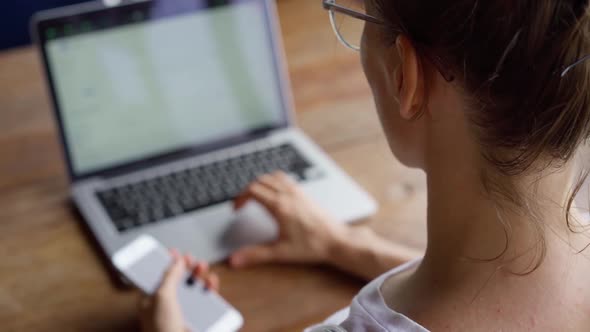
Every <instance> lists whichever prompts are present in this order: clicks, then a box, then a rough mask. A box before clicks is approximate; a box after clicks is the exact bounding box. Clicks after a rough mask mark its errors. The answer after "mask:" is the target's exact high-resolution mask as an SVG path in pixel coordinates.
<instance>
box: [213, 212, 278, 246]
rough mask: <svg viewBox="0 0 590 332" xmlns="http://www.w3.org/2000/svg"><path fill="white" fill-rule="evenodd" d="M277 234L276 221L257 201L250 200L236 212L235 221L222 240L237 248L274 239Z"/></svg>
mask: <svg viewBox="0 0 590 332" xmlns="http://www.w3.org/2000/svg"><path fill="white" fill-rule="evenodd" d="M278 234H279V230H278V226H277V223H276V222H275V220H274V218H273V217H272V216H271V215H270V213H268V211H266V209H265V208H264V207H263V206H262V205H260V204H259V203H256V202H253V201H251V202H248V203H247V204H246V205H245V206H244V207H243V208H241V209H240V210H238V211H237V212H236V214H235V221H234V222H233V223H232V224H231V226H230V227H229V229H228V230H227V232H226V234H224V236H223V242H225V243H226V244H227V246H228V247H231V248H235V249H237V248H240V247H243V246H246V245H251V244H257V243H267V242H272V241H275V240H276V239H277V238H278Z"/></svg>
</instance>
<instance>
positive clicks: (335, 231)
mask: <svg viewBox="0 0 590 332" xmlns="http://www.w3.org/2000/svg"><path fill="white" fill-rule="evenodd" d="M249 200H255V201H257V202H259V203H261V204H262V205H263V206H264V207H265V208H266V209H267V210H268V211H269V212H270V213H271V215H272V216H273V217H274V219H275V220H276V222H277V223H278V225H279V238H278V240H277V241H276V242H273V243H270V244H265V245H258V246H251V247H246V248H243V249H241V250H239V251H238V252H236V253H235V254H233V255H232V256H231V258H230V264H231V265H232V266H234V267H245V266H250V265H254V264H261V263H268V262H281V263H326V262H327V261H328V260H329V259H330V255H331V252H330V251H331V250H332V248H333V246H334V244H335V243H336V242H337V239H338V238H340V237H342V236H343V234H344V233H345V232H346V229H347V228H348V227H347V226H344V225H342V224H339V223H337V222H335V221H334V220H333V218H332V217H331V216H330V215H328V214H327V213H326V212H325V211H324V210H322V209H321V208H320V207H318V206H317V205H316V204H315V203H314V202H313V201H311V200H310V199H309V198H308V197H307V196H306V195H305V193H304V192H303V191H302V190H301V188H300V187H299V186H298V185H297V184H296V183H295V182H294V181H293V180H291V178H289V177H288V176H287V175H285V174H284V173H274V174H271V175H264V176H262V177H260V178H259V179H258V180H257V181H255V182H254V183H252V184H250V186H249V187H248V188H247V189H246V191H245V192H244V193H243V194H241V195H240V196H239V197H238V198H237V199H236V200H235V202H234V206H235V208H236V209H240V208H241V207H243V206H244V205H245V204H246V203H247V202H248V201H249Z"/></svg>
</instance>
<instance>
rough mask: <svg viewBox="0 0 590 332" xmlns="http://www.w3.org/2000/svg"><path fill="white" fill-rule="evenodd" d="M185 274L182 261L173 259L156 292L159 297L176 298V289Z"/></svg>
mask: <svg viewBox="0 0 590 332" xmlns="http://www.w3.org/2000/svg"><path fill="white" fill-rule="evenodd" d="M184 272H185V263H184V260H183V259H180V258H175V259H174V262H173V264H172V266H171V267H170V268H169V269H168V271H167V272H166V274H165V275H164V279H163V280H162V284H161V285H160V289H159V290H158V294H159V295H163V296H176V289H177V287H178V284H179V283H180V280H181V279H182V277H183V275H184Z"/></svg>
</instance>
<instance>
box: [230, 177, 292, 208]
mask: <svg viewBox="0 0 590 332" xmlns="http://www.w3.org/2000/svg"><path fill="white" fill-rule="evenodd" d="M296 187H297V184H296V183H295V182H294V181H293V179H291V178H290V177H289V176H288V175H287V174H285V173H283V172H275V173H272V174H266V175H263V176H261V177H259V178H258V179H257V180H256V181H254V182H252V183H251V184H250V185H249V186H248V188H246V190H245V191H244V192H243V193H242V194H241V195H239V196H238V197H237V198H236V199H235V201H234V209H236V210H239V209H240V208H242V207H243V206H244V205H245V204H246V203H247V202H248V201H249V200H250V199H254V200H256V201H258V202H259V203H261V204H262V205H264V206H265V207H266V208H268V209H269V210H272V209H274V208H275V205H276V201H277V198H278V196H280V195H281V194H283V193H288V192H292V191H293V189H294V188H296Z"/></svg>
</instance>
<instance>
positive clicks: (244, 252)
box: [229, 245, 279, 268]
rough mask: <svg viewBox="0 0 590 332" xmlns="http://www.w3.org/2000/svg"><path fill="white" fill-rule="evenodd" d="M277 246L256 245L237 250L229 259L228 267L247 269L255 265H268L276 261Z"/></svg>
mask: <svg viewBox="0 0 590 332" xmlns="http://www.w3.org/2000/svg"><path fill="white" fill-rule="evenodd" d="M278 256H279V255H278V247H277V245H258V246H250V247H245V248H242V249H240V250H238V251H237V252H236V253H234V254H233V255H232V256H231V257H230V261H229V262H230V265H231V266H232V267H234V268H241V267H248V266H252V265H257V264H265V263H270V262H272V261H274V260H277V259H278V258H279V257H278Z"/></svg>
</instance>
